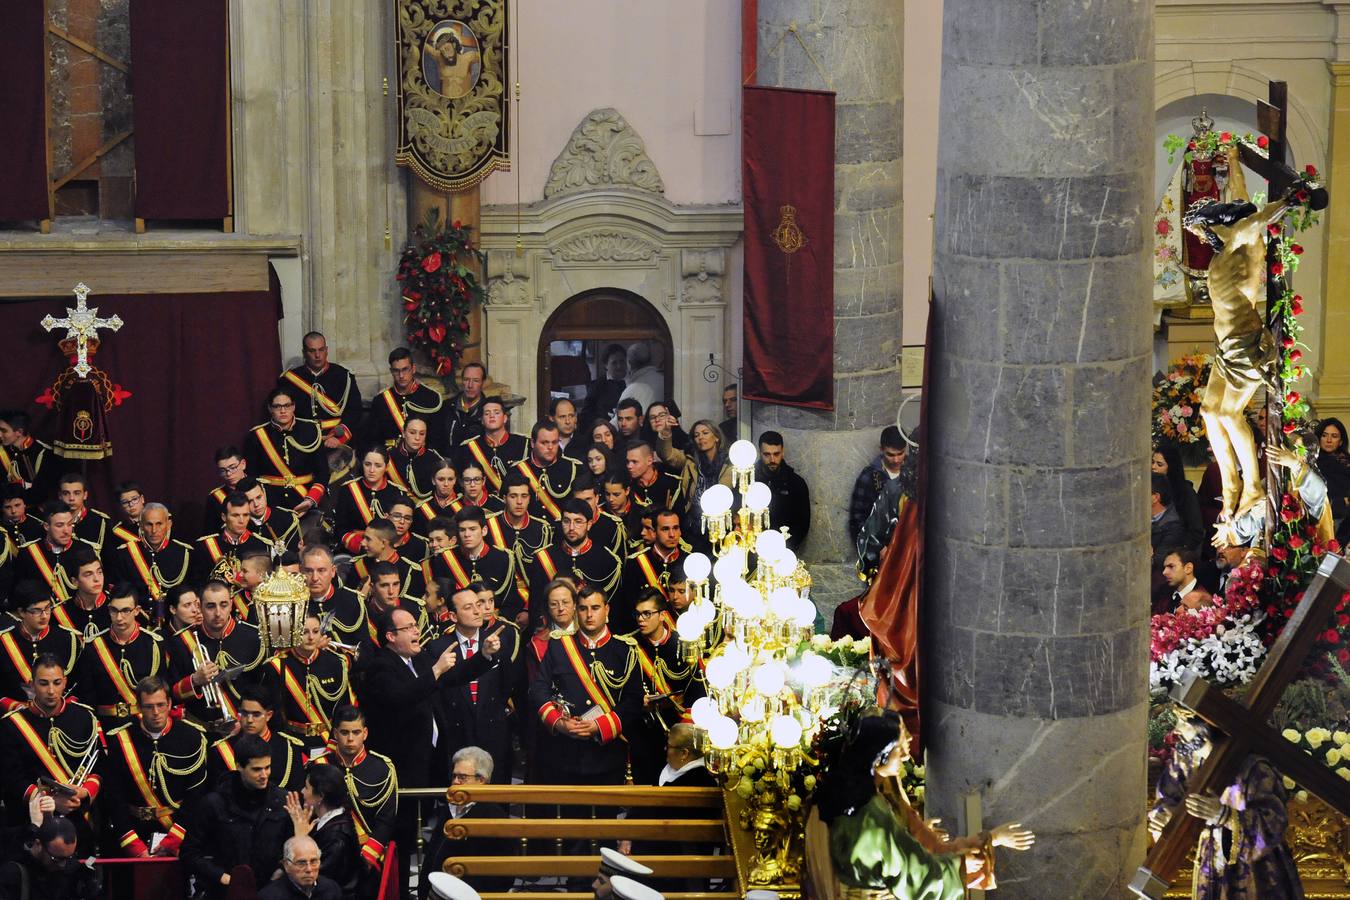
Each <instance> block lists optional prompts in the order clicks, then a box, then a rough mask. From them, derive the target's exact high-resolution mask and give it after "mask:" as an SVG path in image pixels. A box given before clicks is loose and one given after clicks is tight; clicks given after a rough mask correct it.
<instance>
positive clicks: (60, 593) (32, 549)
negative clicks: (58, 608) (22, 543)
mask: <svg viewBox="0 0 1350 900" xmlns="http://www.w3.org/2000/svg"><path fill="white" fill-rule="evenodd" d="M28 555H29V556H31V557H32V558H33V565H35V566H37V570H38V571H39V572H41V573H42V577H43V578H44V579H45V580H46V582H47V586H48V587H50V588H51V589H52V593H53V594H54V595H56V596H57V597H59V598H60V599H61V600H62V601H65V600H69V599H70V591H68V590H66V585H65V581H64V579H62V578H61V577H60V576H59V575H57V574H56V570H55V569H53V568H52V566H51V563H49V562H47V557H46V556H45V555H43V553H42V547H41V542H40V541H34V542H33V543H31V544H29V545H28Z"/></svg>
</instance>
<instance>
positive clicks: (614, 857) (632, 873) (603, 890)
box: [591, 847, 660, 900]
mask: <svg viewBox="0 0 1350 900" xmlns="http://www.w3.org/2000/svg"><path fill="white" fill-rule="evenodd" d="M651 874H652V870H651V869H649V868H648V867H647V866H644V865H643V864H642V863H640V862H637V861H635V860H632V859H629V858H628V857H627V856H624V855H623V854H622V853H620V852H619V851H618V850H613V849H611V848H609V847H601V848H600V871H599V872H597V873H596V875H595V881H593V882H591V890H592V891H593V892H594V893H595V896H596V900H609V898H611V897H613V896H614V889H613V887H612V883H613V879H614V877H615V876H620V877H625V878H628V879H629V880H632V879H633V878H635V877H638V876H644V877H645V876H648V875H651ZM634 883H636V882H634ZM657 896H658V897H659V896H660V895H659V894H658V895H657Z"/></svg>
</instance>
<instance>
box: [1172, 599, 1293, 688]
mask: <svg viewBox="0 0 1350 900" xmlns="http://www.w3.org/2000/svg"><path fill="white" fill-rule="evenodd" d="M1264 618H1265V614H1264V613H1246V614H1244V615H1243V616H1241V617H1240V618H1237V619H1231V618H1230V619H1226V620H1224V622H1223V623H1222V624H1221V625H1219V626H1218V627H1216V628H1215V629H1214V633H1213V634H1210V635H1209V636H1208V637H1205V638H1202V639H1196V638H1192V639H1190V640H1187V641H1186V642H1184V643H1183V644H1182V645H1181V646H1180V647H1178V648H1177V649H1176V650H1173V651H1172V652H1171V653H1168V654H1167V655H1165V656H1163V657H1162V658H1161V659H1158V660H1154V661H1153V662H1150V663H1149V667H1148V683H1149V688H1150V690H1152V691H1154V692H1155V693H1156V692H1165V691H1167V690H1168V689H1169V688H1171V686H1172V685H1173V684H1176V683H1177V682H1178V681H1180V680H1181V679H1182V678H1183V677H1184V676H1185V674H1186V673H1187V672H1194V673H1196V674H1197V675H1199V676H1200V677H1201V678H1206V679H1209V680H1210V681H1213V682H1215V683H1217V684H1245V683H1246V682H1247V681H1250V680H1251V678H1252V677H1253V676H1255V675H1256V670H1257V669H1258V668H1259V667H1260V665H1261V661H1262V660H1263V659H1264V658H1265V656H1266V645H1265V644H1264V643H1263V642H1262V640H1261V637H1260V635H1258V634H1257V633H1256V626H1257V625H1258V624H1260V622H1261V621H1262V620H1263V619H1264Z"/></svg>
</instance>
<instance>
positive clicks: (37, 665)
mask: <svg viewBox="0 0 1350 900" xmlns="http://www.w3.org/2000/svg"><path fill="white" fill-rule="evenodd" d="M38 669H60V670H61V674H62V675H64V674H65V673H66V664H65V663H64V662H62V661H61V657H59V656H57V655H56V654H55V653H39V654H38V655H37V659H35V660H33V670H32V671H33V674H34V675H36V674H37V670H38Z"/></svg>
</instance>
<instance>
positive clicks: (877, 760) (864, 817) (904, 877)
mask: <svg viewBox="0 0 1350 900" xmlns="http://www.w3.org/2000/svg"><path fill="white" fill-rule="evenodd" d="M908 758H909V733H908V732H907V731H906V730H905V726H904V724H903V723H902V722H901V720H900V717H899V716H898V715H897V714H896V713H895V712H893V711H886V712H884V713H881V714H880V715H867V716H864V717H863V718H862V719H860V720H859V721H858V723H857V726H856V728H855V731H854V733H853V735H852V736H851V738H850V739H849V741H848V743H847V744H846V745H845V747H844V749H843V751H842V752H841V753H840V755H839V758H838V759H837V760H836V761H835V762H833V763H832V764H831V765H830V766H829V768H828V769H827V770H826V775H825V778H824V781H823V782H822V783H821V785H820V786H819V788H817V790H816V797H817V798H818V800H817V803H816V812H817V813H818V814H819V816H820V820H821V821H822V822H824V823H825V825H826V826H827V827H828V828H829V857H830V862H831V863H832V864H833V869H834V877H835V878H836V879H837V880H838V881H839V883H840V885H841V886H842V887H843V888H844V891H845V892H848V893H850V894H852V893H854V892H856V891H865V892H873V891H876V892H879V893H878V894H877V896H887V895H889V896H892V897H924V898H928V900H961V898H962V897H964V896H965V889H966V887H967V886H970V887H974V888H980V889H984V890H988V889H992V888H993V887H994V886H995V885H994V877H993V876H994V848H995V847H1007V848H1009V849H1011V850H1026V849H1028V848H1029V847H1030V846H1031V845H1032V844H1033V843H1034V842H1035V840H1036V836H1035V835H1034V834H1032V832H1031V831H1029V830H1028V829H1026V828H1023V827H1022V826H1021V824H1019V823H1016V822H1012V823H1009V824H1006V825H1000V826H998V827H997V828H995V829H993V830H992V831H984V832H981V833H980V834H978V835H974V836H971V837H961V838H955V839H950V838H948V837H947V836H946V835H945V834H943V833H941V832H938V831H935V830H934V829H933V827H932V825H931V824H929V823H928V822H925V821H924V820H923V819H922V818H921V817H920V816H919V814H918V813H917V812H915V811H914V808H913V807H912V806H910V804H909V800H908V798H906V796H905V791H904V788H903V787H901V786H900V783H899V780H898V779H899V775H900V773H901V771H902V767H903V764H904V761H905V760H906V759H908ZM808 833H809V831H808ZM808 855H810V850H809V848H808Z"/></svg>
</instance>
